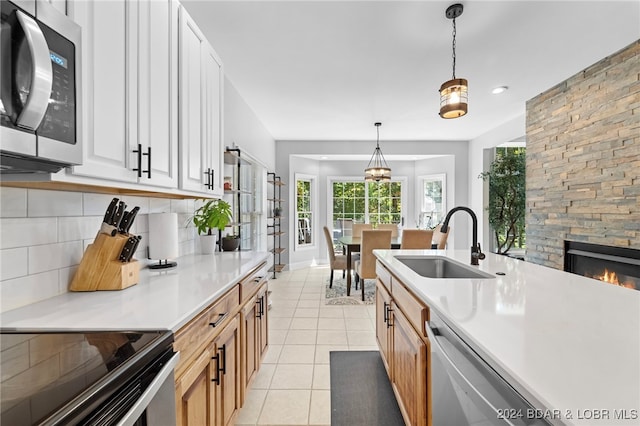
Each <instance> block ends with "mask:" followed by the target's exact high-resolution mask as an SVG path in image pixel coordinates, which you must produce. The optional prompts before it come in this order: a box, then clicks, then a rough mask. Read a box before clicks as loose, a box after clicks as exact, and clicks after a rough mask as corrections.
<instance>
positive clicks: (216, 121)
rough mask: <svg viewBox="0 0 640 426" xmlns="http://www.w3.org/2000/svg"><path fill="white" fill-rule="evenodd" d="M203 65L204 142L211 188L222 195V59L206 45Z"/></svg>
mask: <svg viewBox="0 0 640 426" xmlns="http://www.w3.org/2000/svg"><path fill="white" fill-rule="evenodd" d="M204 67H205V84H206V90H205V94H206V99H205V104H206V108H205V117H206V118H205V127H206V134H205V138H206V142H205V145H206V146H207V147H208V148H209V150H208V154H207V158H208V159H209V168H210V169H211V173H212V176H211V186H212V188H211V190H212V191H213V192H214V193H216V194H220V195H222V193H223V192H224V191H223V165H222V158H223V154H222V149H223V146H222V144H223V142H222V123H223V121H222V111H223V105H222V99H223V97H222V88H223V85H224V80H223V78H224V77H223V73H222V61H220V58H219V57H218V55H217V54H216V52H215V51H214V50H213V48H212V47H211V46H209V45H207V49H206V50H205V58H204Z"/></svg>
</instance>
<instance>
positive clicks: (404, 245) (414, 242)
mask: <svg viewBox="0 0 640 426" xmlns="http://www.w3.org/2000/svg"><path fill="white" fill-rule="evenodd" d="M432 238H433V231H432V230H431V229H404V230H403V231H402V242H401V243H400V248H401V249H426V250H430V249H431V244H432V243H431V240H432Z"/></svg>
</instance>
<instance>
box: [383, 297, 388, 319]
mask: <svg viewBox="0 0 640 426" xmlns="http://www.w3.org/2000/svg"><path fill="white" fill-rule="evenodd" d="M382 304H383V305H384V315H383V316H382V318H383V319H384V322H387V321H389V312H387V309H388V308H389V306H387V302H382Z"/></svg>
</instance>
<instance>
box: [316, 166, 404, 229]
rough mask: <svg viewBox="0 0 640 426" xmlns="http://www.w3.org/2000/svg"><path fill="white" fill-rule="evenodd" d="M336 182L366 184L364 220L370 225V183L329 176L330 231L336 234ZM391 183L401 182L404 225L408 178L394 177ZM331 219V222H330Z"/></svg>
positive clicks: (361, 178)
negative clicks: (334, 209)
mask: <svg viewBox="0 0 640 426" xmlns="http://www.w3.org/2000/svg"><path fill="white" fill-rule="evenodd" d="M336 182H355V183H363V184H364V193H365V195H364V197H365V213H364V220H365V223H370V217H369V185H368V183H369V182H365V181H364V178H363V177H362V176H327V191H326V197H327V198H326V202H327V212H326V217H327V221H326V222H327V223H331V228H330V231H331V233H332V235H334V234H333V232H335V228H334V220H333V198H334V197H333V184H334V183H336ZM391 182H399V183H400V184H401V187H400V206H401V208H400V224H402V225H403V224H404V221H405V218H406V210H407V201H408V198H407V187H408V178H407V177H406V176H392V177H391ZM329 219H330V220H329Z"/></svg>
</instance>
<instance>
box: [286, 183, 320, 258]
mask: <svg viewBox="0 0 640 426" xmlns="http://www.w3.org/2000/svg"><path fill="white" fill-rule="evenodd" d="M317 180H318V177H317V176H315V175H308V174H304V173H295V175H294V185H293V188H292V192H293V197H292V199H293V200H294V202H293V203H292V204H293V205H292V206H291V210H293V223H292V226H291V228H292V239H293V247H294V250H295V251H304V250H311V249H314V248H315V247H317V238H318V232H317V231H316V230H317V229H318V226H317V223H318V213H317V212H316V211H317V208H316V206H317V205H318V202H317V199H318V190H317V188H318V186H317ZM298 181H304V182H309V210H308V211H306V212H304V213H306V214H309V215H310V216H311V218H310V219H311V220H310V221H309V226H310V227H311V231H310V235H311V242H310V243H308V244H307V243H305V244H300V243H299V242H298V219H299V217H298V213H299V212H298Z"/></svg>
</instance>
